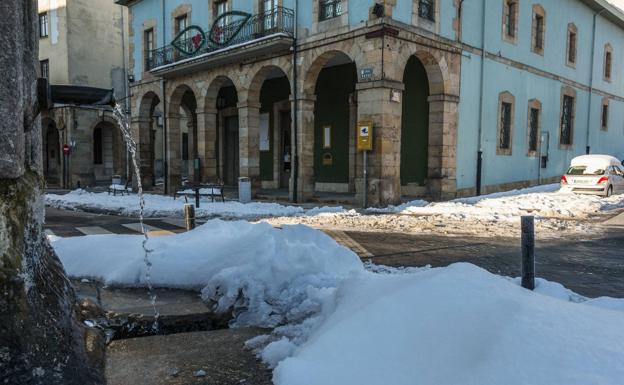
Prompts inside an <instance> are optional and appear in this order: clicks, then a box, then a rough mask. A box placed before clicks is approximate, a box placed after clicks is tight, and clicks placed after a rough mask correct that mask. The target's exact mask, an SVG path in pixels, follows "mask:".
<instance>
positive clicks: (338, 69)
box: [314, 63, 356, 183]
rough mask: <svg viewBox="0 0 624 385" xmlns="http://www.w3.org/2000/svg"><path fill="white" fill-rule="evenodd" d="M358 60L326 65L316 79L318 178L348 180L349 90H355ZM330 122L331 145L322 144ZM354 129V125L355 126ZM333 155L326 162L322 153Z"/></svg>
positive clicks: (342, 181) (316, 159) (320, 180)
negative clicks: (328, 66) (326, 127)
mask: <svg viewBox="0 0 624 385" xmlns="http://www.w3.org/2000/svg"><path fill="white" fill-rule="evenodd" d="M355 81H356V73H355V64H352V63H351V64H344V65H340V66H335V67H330V68H325V69H323V70H322V71H321V73H320V74H319V77H318V80H317V82H316V103H315V105H314V176H315V179H316V182H329V183H347V182H348V181H349V129H350V127H349V94H350V93H352V92H353V91H354V90H355ZM326 125H329V126H331V148H329V149H326V148H323V127H324V126H326ZM354 129H355V128H354ZM324 154H330V155H331V156H332V158H333V163H332V165H331V166H326V165H323V155H324Z"/></svg>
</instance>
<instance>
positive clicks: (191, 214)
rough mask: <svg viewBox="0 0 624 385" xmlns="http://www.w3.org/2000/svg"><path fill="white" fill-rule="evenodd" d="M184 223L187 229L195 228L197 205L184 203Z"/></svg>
mask: <svg viewBox="0 0 624 385" xmlns="http://www.w3.org/2000/svg"><path fill="white" fill-rule="evenodd" d="M184 224H185V225H186V230H187V231H190V230H193V229H194V228H195V207H193V205H192V204H190V203H187V204H185V205H184Z"/></svg>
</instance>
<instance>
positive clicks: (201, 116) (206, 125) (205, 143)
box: [197, 108, 217, 182]
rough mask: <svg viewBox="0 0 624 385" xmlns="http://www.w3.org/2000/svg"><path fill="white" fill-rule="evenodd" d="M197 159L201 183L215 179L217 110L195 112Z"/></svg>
mask: <svg viewBox="0 0 624 385" xmlns="http://www.w3.org/2000/svg"><path fill="white" fill-rule="evenodd" d="M197 157H198V158H199V162H200V165H199V166H200V175H201V180H202V182H208V181H214V180H215V179H216V177H217V110H216V109H214V108H212V109H205V110H197Z"/></svg>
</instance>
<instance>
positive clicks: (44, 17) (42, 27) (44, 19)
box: [39, 12, 49, 37]
mask: <svg viewBox="0 0 624 385" xmlns="http://www.w3.org/2000/svg"><path fill="white" fill-rule="evenodd" d="M48 35H49V31H48V13H47V12H46V13H40V14H39V37H48Z"/></svg>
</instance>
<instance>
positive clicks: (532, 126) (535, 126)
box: [529, 108, 540, 152]
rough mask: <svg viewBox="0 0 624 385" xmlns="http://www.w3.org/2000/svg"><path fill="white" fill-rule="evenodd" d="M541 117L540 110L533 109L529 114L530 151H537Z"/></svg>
mask: <svg viewBox="0 0 624 385" xmlns="http://www.w3.org/2000/svg"><path fill="white" fill-rule="evenodd" d="M539 116H540V110H539V109H538V108H531V112H530V114H529V151H530V152H534V151H537V132H538V130H539Z"/></svg>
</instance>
